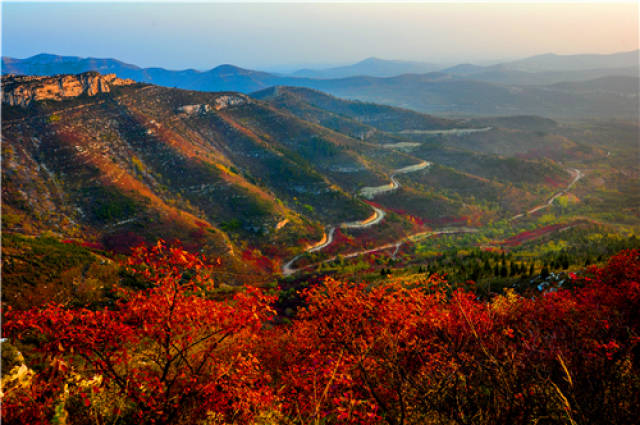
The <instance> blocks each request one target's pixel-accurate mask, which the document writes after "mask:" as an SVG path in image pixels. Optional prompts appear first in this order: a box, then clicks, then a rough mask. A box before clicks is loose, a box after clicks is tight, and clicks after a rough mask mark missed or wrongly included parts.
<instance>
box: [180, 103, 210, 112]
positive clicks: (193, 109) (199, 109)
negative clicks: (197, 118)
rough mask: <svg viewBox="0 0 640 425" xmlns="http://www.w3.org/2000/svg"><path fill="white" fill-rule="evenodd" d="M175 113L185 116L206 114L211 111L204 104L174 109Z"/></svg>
mask: <svg viewBox="0 0 640 425" xmlns="http://www.w3.org/2000/svg"><path fill="white" fill-rule="evenodd" d="M176 111H177V112H184V113H185V114H189V115H194V114H206V113H207V112H209V111H211V106H209V105H207V104H206V103H205V104H202V105H183V106H179V107H178V108H177V109H176Z"/></svg>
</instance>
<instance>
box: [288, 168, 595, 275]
mask: <svg viewBox="0 0 640 425" xmlns="http://www.w3.org/2000/svg"><path fill="white" fill-rule="evenodd" d="M430 165H431V163H430V162H428V161H422V162H420V163H419V164H415V165H410V166H408V167H404V168H399V169H397V170H394V171H393V173H392V174H391V176H390V178H391V183H389V184H386V185H382V186H373V187H365V188H362V189H361V190H360V196H362V197H365V198H367V199H372V198H373V197H375V196H376V195H379V194H380V193H385V192H390V191H392V190H396V189H398V188H399V187H400V183H399V182H398V181H397V180H396V178H395V177H396V175H398V174H405V173H411V172H414V171H418V170H422V169H424V168H426V167H428V166H430ZM567 172H569V173H570V174H571V175H572V176H573V178H572V179H571V181H570V182H569V184H568V185H567V187H565V188H564V189H563V190H561V191H559V192H556V193H555V194H554V195H553V196H551V198H549V199H548V200H547V201H546V202H545V203H544V204H540V205H538V206H536V207H534V208H532V209H530V210H528V211H527V212H524V213H520V214H517V215H515V216H513V217H511V220H516V219H518V218H521V217H523V216H525V215H528V214H533V213H535V212H537V211H540V210H542V209H544V208H548V207H550V206H551V204H553V201H555V200H556V199H557V198H558V197H559V196H562V195H564V194H566V193H567V192H568V191H569V190H571V188H572V187H573V186H574V185H575V184H576V183H577V182H578V180H580V179H581V178H582V177H584V173H583V172H582V171H580V170H578V169H577V168H569V169H567ZM371 208H373V211H374V212H373V214H372V215H371V216H370V217H369V218H367V219H366V220H363V221H354V222H348V223H342V224H340V227H342V228H351V229H362V228H367V227H370V226H373V225H376V224H378V223H380V222H381V221H382V220H383V219H384V217H385V212H384V211H383V210H381V209H380V208H378V207H374V206H371ZM335 230H336V227H335V226H330V227H329V228H328V229H327V231H325V233H324V234H323V236H322V239H321V240H320V241H319V242H318V243H316V244H314V245H311V246H309V247H307V248H306V249H305V251H304V252H302V253H300V254H298V255H296V256H295V257H293V258H292V259H291V260H289V261H288V262H286V263H285V264H284V265H283V266H282V275H283V276H290V275H292V274H294V273H296V272H298V271H301V270H305V269H310V268H313V267H315V266H317V265H319V264H324V263H329V262H331V261H334V260H335V259H336V258H337V256H333V257H331V258H327V259H325V260H323V261H320V262H317V263H313V264H308V265H306V266H303V267H300V268H297V269H296V268H293V264H295V262H296V261H298V260H299V259H300V258H302V257H303V256H304V255H305V254H306V253H308V252H317V251H320V250H322V249H324V248H326V247H327V246H329V245H331V243H332V242H333V235H334V233H335ZM479 230H480V229H478V228H475V227H450V228H443V229H440V230H430V231H426V232H419V233H414V234H412V235H408V236H405V237H403V238H401V239H399V240H397V241H395V242H390V243H387V244H383V245H379V246H376V247H374V248H370V249H364V250H360V251H355V252H350V253H346V254H342V255H341V256H342V258H353V257H358V256H360V255H366V254H371V253H373V252H378V251H383V250H385V249H390V248H394V251H393V255H392V256H393V257H395V255H396V254H397V253H398V251H399V249H400V246H401V245H402V244H403V243H406V242H417V241H419V240H421V239H426V238H429V237H431V236H436V235H442V234H454V233H476V232H478V231H479Z"/></svg>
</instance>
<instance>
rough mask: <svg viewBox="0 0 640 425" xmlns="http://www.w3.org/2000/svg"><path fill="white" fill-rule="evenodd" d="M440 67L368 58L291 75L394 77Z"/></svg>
mask: <svg viewBox="0 0 640 425" xmlns="http://www.w3.org/2000/svg"><path fill="white" fill-rule="evenodd" d="M440 69H442V66H440V65H438V64H435V63H428V62H410V61H399V60H386V59H379V58H368V59H365V60H363V61H360V62H358V63H354V64H353V65H347V66H339V67H335V68H328V69H301V70H299V71H296V72H294V73H293V74H291V75H292V76H293V77H303V78H345V77H354V76H358V75H365V76H369V77H393V76H396V75H401V74H425V73H427V72H433V71H438V70H440Z"/></svg>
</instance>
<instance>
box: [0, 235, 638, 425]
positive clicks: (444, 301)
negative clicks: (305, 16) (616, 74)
mask: <svg viewBox="0 0 640 425" xmlns="http://www.w3.org/2000/svg"><path fill="white" fill-rule="evenodd" d="M127 266H128V267H129V268H130V270H131V271H132V272H133V273H134V274H135V275H137V276H141V277H144V278H145V279H146V281H148V282H149V283H151V284H152V286H151V288H149V289H146V290H142V291H138V292H133V291H129V290H123V291H121V292H120V297H121V298H120V299H119V300H118V301H117V302H116V303H115V307H113V308H110V309H105V310H100V311H90V310H86V309H69V308H65V307H63V306H59V305H49V306H47V307H45V308H42V309H34V310H29V311H22V312H17V311H6V312H5V323H4V331H5V333H6V336H7V337H8V338H10V339H11V340H12V341H15V340H26V339H29V338H31V340H32V341H33V340H34V338H37V341H38V344H37V346H36V348H37V351H38V352H39V353H41V355H40V357H39V358H40V360H41V362H40V364H41V365H42V369H41V371H40V372H38V373H37V374H36V376H35V378H34V380H33V383H32V385H31V386H30V387H29V388H26V389H23V390H16V389H12V390H8V391H7V392H5V395H4V399H3V420H6V421H7V422H8V423H48V422H49V421H50V419H51V418H52V415H53V408H54V405H55V403H56V400H57V398H56V397H58V394H60V392H61V388H62V387H63V386H64V383H65V382H66V381H65V379H66V376H67V375H68V373H69V371H70V370H74V371H76V372H78V373H81V374H83V375H85V376H93V375H94V374H99V375H102V376H103V377H104V383H103V384H102V386H100V387H99V389H98V391H109V394H112V396H113V397H121V398H124V399H125V400H126V402H127V403H126V406H128V410H127V411H126V412H123V413H120V414H123V415H128V417H127V418H125V419H126V420H125V422H127V421H128V422H131V421H134V420H137V421H140V422H146V423H199V422H201V421H203V420H204V419H205V417H206V416H207V415H209V414H211V413H215V414H217V415H220V416H219V418H220V419H221V420H224V421H227V422H226V423H248V422H250V421H251V420H252V419H253V418H254V417H255V415H256V413H257V412H260V411H264V410H269V411H272V412H278V411H279V412H280V414H282V415H284V416H285V417H288V418H289V421H287V420H284V422H285V423H288V422H293V423H334V424H377V423H388V424H394V425H395V424H397V425H400V424H410V423H411V424H415V423H476V422H477V421H476V419H474V418H480V419H478V421H480V422H482V423H492V424H505V423H535V422H536V421H540V420H541V419H542V418H544V422H545V423H634V422H635V421H636V420H637V417H638V406H640V399H639V398H640V367H639V365H638V358H637V356H638V355H639V350H640V308H639V307H640V251H639V250H634V251H625V252H622V253H620V254H619V255H618V256H616V257H614V258H612V259H611V261H610V262H609V264H608V265H607V266H606V267H605V268H598V267H590V268H589V269H587V270H586V271H585V272H584V273H583V274H581V275H579V276H576V275H573V276H572V280H571V282H570V283H568V284H567V286H570V287H571V289H560V290H557V291H555V292H546V293H544V295H541V296H539V297H537V298H533V299H530V298H525V297H521V296H519V295H517V294H515V293H513V292H507V293H505V295H502V296H498V297H496V298H495V299H493V300H492V301H490V302H487V301H483V300H480V299H478V298H477V296H476V295H475V294H474V293H473V292H467V291H463V290H456V291H453V292H451V290H450V289H449V286H448V284H447V282H446V281H445V280H444V279H443V278H442V277H440V276H437V275H434V276H431V277H429V278H428V279H426V280H422V281H417V282H414V283H413V284H411V285H408V286H399V285H397V284H394V283H382V284H379V285H377V286H374V287H371V286H368V285H364V284H352V283H346V282H340V281H336V280H332V279H327V280H325V281H324V282H323V283H322V284H319V285H316V286H314V287H311V288H308V289H306V290H304V291H302V292H301V296H302V298H303V300H304V307H302V308H301V309H300V311H299V312H298V315H297V317H295V318H294V319H293V321H292V323H291V324H290V325H288V326H285V325H280V326H271V325H270V326H269V327H268V326H265V324H266V321H267V320H268V319H269V318H270V317H271V314H272V309H271V308H270V307H269V305H270V303H272V302H274V299H273V298H272V297H266V296H264V295H263V294H262V293H261V292H259V291H257V290H255V289H254V290H250V289H247V291H246V292H245V293H241V294H238V295H236V296H235V297H234V299H233V300H232V301H230V302H220V301H212V300H210V299H209V298H208V297H207V295H208V291H209V289H210V288H211V285H212V282H211V279H210V272H211V270H210V268H209V267H208V266H206V264H205V263H204V261H203V260H202V259H201V258H199V257H196V256H194V255H191V254H189V253H186V252H185V251H183V250H181V249H177V248H169V247H167V246H166V245H165V244H163V243H159V244H158V245H157V246H155V247H153V248H151V249H146V248H138V249H137V250H136V251H135V253H134V256H133V257H132V258H131V260H130V261H129V262H128V264H127ZM469 286H473V285H469ZM81 393H82V392H81V391H79V393H77V394H74V395H73V396H75V397H76V398H77V400H78V401H79V403H77V404H76V406H78V405H79V406H83V405H86V404H89V405H91V399H90V398H88V397H87V396H86V394H85V395H84V396H83V395H82V394H81ZM113 405H114V406H115V403H114V404H113ZM76 408H80V409H81V408H82V407H76ZM112 409H115V407H113V408H112ZM107 413H109V412H107ZM116 415H117V413H116V412H115V410H114V411H112V412H110V415H107V416H109V417H110V418H113V417H115V416H116ZM111 420H113V419H111ZM274 420H275V419H274Z"/></svg>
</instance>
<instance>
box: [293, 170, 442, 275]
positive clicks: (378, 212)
mask: <svg viewBox="0 0 640 425" xmlns="http://www.w3.org/2000/svg"><path fill="white" fill-rule="evenodd" d="M430 165H431V163H430V162H428V161H422V162H420V163H418V164H414V165H409V166H407V167H403V168H398V169H397V170H394V171H393V173H392V174H391V176H390V178H391V183H389V184H386V185H383V186H374V187H364V188H362V189H361V190H360V196H362V197H364V198H367V199H373V197H374V196H376V195H378V194H380V193H384V192H390V191H393V190H396V189H398V188H399V187H400V183H399V182H398V180H396V175H398V174H406V173H412V172H415V171H419V170H422V169H424V168H427V167H428V166H430ZM370 207H371V208H372V209H373V214H371V216H369V217H367V218H366V219H364V220H361V221H351V222H345V223H341V224H340V225H339V227H341V228H343V229H366V228H368V227H371V226H375V225H376V224H378V223H380V222H381V221H382V220H383V219H384V217H385V215H386V213H385V212H384V210H382V209H380V208H378V207H374V206H373V205H370ZM335 231H336V227H335V226H330V227H328V229H327V230H325V232H324V234H323V235H322V239H320V241H319V242H318V243H316V244H314V245H311V246H308V247H307V248H306V249H305V250H304V252H302V253H300V254H298V255H296V256H295V257H293V258H292V259H291V260H289V261H287V262H286V263H284V264H283V265H282V274H283V275H284V276H289V275H291V274H293V273H295V272H296V271H298V270H301V269H294V268H293V264H294V263H295V262H296V261H298V260H299V259H300V258H301V257H302V256H303V255H304V254H306V253H308V252H317V251H320V250H321V249H324V248H326V247H327V246H329V245H331V243H332V242H333V234H334V233H335ZM399 243H401V242H400V241H397V242H394V243H393V244H391V245H390V246H389V247H391V246H395V245H398V244H399ZM399 247H400V246H399V245H398V246H397V248H399ZM387 248H388V247H387ZM381 249H386V248H379V249H375V250H377V251H379V250H381ZM368 252H373V251H368ZM363 253H366V252H363ZM349 255H350V256H352V257H355V256H356V255H361V254H357V253H352V254H349ZM347 258H349V257H347Z"/></svg>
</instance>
